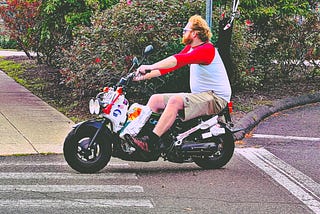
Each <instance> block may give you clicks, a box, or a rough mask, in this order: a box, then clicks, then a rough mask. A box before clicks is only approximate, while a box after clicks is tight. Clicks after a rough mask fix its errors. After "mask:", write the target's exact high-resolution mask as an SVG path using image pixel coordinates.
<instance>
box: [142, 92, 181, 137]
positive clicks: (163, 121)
mask: <svg viewBox="0 0 320 214" xmlns="http://www.w3.org/2000/svg"><path fill="white" fill-rule="evenodd" d="M148 104H149V103H148ZM162 104H163V105H162ZM159 106H161V107H164V101H163V98H162V103H160V102H159ZM150 108H151V107H150ZM182 109H183V98H182V97H180V96H172V97H170V99H169V101H168V103H167V106H166V107H165V109H164V111H163V113H162V115H161V117H160V119H159V121H158V123H157V125H156V127H155V128H154V129H153V132H154V133H155V134H156V135H158V136H159V137H160V136H161V135H163V134H164V133H165V132H166V131H167V130H168V129H169V128H170V127H171V126H172V124H173V123H174V121H175V119H176V117H177V114H178V111H179V110H182ZM158 110H159V109H158Z"/></svg>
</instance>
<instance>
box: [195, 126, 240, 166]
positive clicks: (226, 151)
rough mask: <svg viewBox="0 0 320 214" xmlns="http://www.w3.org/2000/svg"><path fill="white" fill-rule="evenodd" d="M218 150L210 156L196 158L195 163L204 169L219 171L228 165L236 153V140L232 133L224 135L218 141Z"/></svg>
mask: <svg viewBox="0 0 320 214" xmlns="http://www.w3.org/2000/svg"><path fill="white" fill-rule="evenodd" d="M216 140H217V141H218V142H216V143H217V144H218V147H217V148H218V149H217V151H216V152H214V154H212V155H210V156H204V157H201V158H194V162H195V163H196V164H197V165H198V166H200V167H201V168H203V169H218V168H221V167H223V166H224V165H226V164H227V163H228V162H229V161H230V159H231V157H232V156H233V152H234V147H235V145H234V138H233V135H232V133H228V132H227V133H226V134H223V135H221V136H219V137H217V139H216Z"/></svg>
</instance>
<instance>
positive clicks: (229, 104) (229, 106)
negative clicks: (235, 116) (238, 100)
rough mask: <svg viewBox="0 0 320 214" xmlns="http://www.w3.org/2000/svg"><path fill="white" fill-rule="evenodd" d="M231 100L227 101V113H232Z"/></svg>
mask: <svg viewBox="0 0 320 214" xmlns="http://www.w3.org/2000/svg"><path fill="white" fill-rule="evenodd" d="M232 105H233V104H232V102H228V109H229V113H232Z"/></svg>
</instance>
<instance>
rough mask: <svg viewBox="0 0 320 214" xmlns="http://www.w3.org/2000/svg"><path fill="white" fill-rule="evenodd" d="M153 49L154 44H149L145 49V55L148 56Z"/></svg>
mask: <svg viewBox="0 0 320 214" xmlns="http://www.w3.org/2000/svg"><path fill="white" fill-rule="evenodd" d="M152 51H153V46H152V45H148V46H147V47H146V48H145V49H144V52H143V55H144V56H147V55H149V54H150V53H151V52H152Z"/></svg>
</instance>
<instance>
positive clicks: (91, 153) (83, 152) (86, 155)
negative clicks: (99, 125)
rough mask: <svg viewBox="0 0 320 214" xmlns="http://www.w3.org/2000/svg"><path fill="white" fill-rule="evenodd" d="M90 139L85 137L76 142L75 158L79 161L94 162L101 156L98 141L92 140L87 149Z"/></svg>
mask: <svg viewBox="0 0 320 214" xmlns="http://www.w3.org/2000/svg"><path fill="white" fill-rule="evenodd" d="M90 141H91V138H90V137H85V138H82V139H81V140H79V142H78V148H77V158H78V159H79V160H80V161H81V162H95V161H96V160H98V159H99V158H100V156H101V148H100V145H99V144H98V143H96V142H94V143H93V144H92V146H91V148H90V149H88V147H89V143H90Z"/></svg>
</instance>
